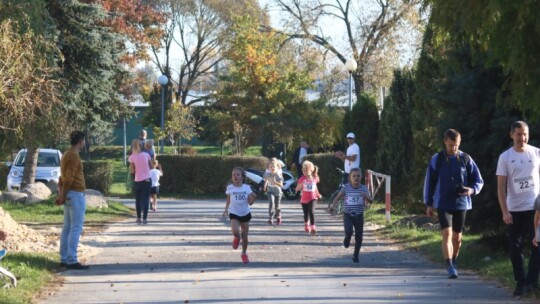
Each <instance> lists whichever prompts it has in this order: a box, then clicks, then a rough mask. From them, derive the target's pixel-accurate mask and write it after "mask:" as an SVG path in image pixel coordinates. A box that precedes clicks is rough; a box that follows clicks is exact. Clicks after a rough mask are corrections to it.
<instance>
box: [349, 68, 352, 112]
mask: <svg viewBox="0 0 540 304" xmlns="http://www.w3.org/2000/svg"><path fill="white" fill-rule="evenodd" d="M349 111H352V72H349Z"/></svg>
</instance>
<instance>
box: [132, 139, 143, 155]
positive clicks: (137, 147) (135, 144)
mask: <svg viewBox="0 0 540 304" xmlns="http://www.w3.org/2000/svg"><path fill="white" fill-rule="evenodd" d="M139 152H141V141H140V140H139V139H138V138H135V139H134V140H132V141H131V153H132V154H137V153H139Z"/></svg>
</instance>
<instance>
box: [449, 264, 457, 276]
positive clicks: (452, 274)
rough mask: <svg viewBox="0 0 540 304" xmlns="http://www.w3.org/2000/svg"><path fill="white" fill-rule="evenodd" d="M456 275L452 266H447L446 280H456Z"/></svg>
mask: <svg viewBox="0 0 540 304" xmlns="http://www.w3.org/2000/svg"><path fill="white" fill-rule="evenodd" d="M457 277H458V273H457V270H456V269H455V268H454V266H452V265H450V266H448V278H449V279H457Z"/></svg>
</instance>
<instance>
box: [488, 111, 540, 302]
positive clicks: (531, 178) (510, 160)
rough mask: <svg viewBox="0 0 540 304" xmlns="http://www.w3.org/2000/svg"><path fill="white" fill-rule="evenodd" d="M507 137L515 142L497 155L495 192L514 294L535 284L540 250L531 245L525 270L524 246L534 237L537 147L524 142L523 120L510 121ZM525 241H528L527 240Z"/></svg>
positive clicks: (539, 183)
mask: <svg viewBox="0 0 540 304" xmlns="http://www.w3.org/2000/svg"><path fill="white" fill-rule="evenodd" d="M510 137H511V138H512V140H513V142H514V144H513V146H512V147H511V148H510V149H508V150H506V151H504V152H503V153H502V154H501V155H500V156H499V162H498V163H497V173H496V174H497V195H498V198H499V205H500V207H501V212H502V215H503V221H504V223H505V224H506V225H507V226H508V238H509V244H510V260H511V262H512V268H513V270H514V279H515V280H516V283H517V285H516V289H515V290H514V296H516V297H519V296H523V295H525V294H527V293H529V292H531V291H532V290H533V289H536V288H537V284H538V274H539V271H540V251H539V249H538V247H532V248H531V255H530V256H531V258H530V260H529V267H528V271H527V272H526V271H525V265H524V264H525V262H524V258H523V248H524V247H525V244H527V243H528V244H531V242H532V238H534V235H535V231H534V213H535V211H534V203H535V200H536V198H537V197H538V194H539V193H540V173H539V172H540V149H538V148H536V147H533V146H530V145H528V144H527V142H528V141H529V126H528V125H527V123H525V122H523V121H516V122H514V123H512V126H511V128H510ZM526 242H527V243H526Z"/></svg>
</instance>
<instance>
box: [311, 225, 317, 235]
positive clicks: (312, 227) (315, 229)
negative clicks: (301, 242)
mask: <svg viewBox="0 0 540 304" xmlns="http://www.w3.org/2000/svg"><path fill="white" fill-rule="evenodd" d="M315 234H317V227H316V226H315V225H311V235H315Z"/></svg>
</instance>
